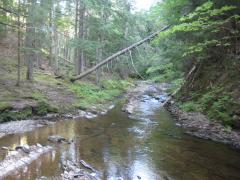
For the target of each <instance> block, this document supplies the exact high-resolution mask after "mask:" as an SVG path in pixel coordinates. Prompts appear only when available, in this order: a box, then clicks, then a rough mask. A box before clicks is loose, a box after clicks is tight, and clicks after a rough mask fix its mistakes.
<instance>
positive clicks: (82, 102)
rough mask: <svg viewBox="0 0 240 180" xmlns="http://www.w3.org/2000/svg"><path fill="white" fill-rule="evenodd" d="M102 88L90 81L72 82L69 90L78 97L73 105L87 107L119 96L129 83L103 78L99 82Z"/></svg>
mask: <svg viewBox="0 0 240 180" xmlns="http://www.w3.org/2000/svg"><path fill="white" fill-rule="evenodd" d="M101 84H102V88H100V87H98V86H96V85H94V84H90V83H74V84H72V85H70V90H71V91H72V92H74V93H75V94H76V95H77V97H78V102H77V103H76V104H75V105H74V106H75V107H77V108H84V109H86V108H89V107H91V106H93V105H94V106H95V105H96V103H104V102H105V101H108V100H111V99H113V98H114V97H117V96H119V95H120V94H121V93H122V92H123V91H124V90H126V89H127V88H128V87H129V86H131V83H130V82H129V81H123V80H122V81H117V80H105V81H102V82H101Z"/></svg>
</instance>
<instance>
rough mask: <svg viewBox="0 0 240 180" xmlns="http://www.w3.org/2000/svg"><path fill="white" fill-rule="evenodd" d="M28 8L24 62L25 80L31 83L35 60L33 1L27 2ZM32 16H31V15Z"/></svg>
mask: <svg viewBox="0 0 240 180" xmlns="http://www.w3.org/2000/svg"><path fill="white" fill-rule="evenodd" d="M29 3H30V7H29V12H30V15H29V16H28V18H27V30H26V47H27V48H29V49H28V52H27V54H26V60H27V74H26V79H27V80H29V81H33V61H34V58H35V55H34V52H33V49H34V48H35V47H34V44H35V43H34V34H35V31H34V29H35V28H34V27H33V26H34V24H33V20H34V17H33V14H32V13H33V12H34V8H33V7H34V4H35V0H29ZM31 14H32V15H31Z"/></svg>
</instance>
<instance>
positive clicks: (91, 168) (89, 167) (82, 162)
mask: <svg viewBox="0 0 240 180" xmlns="http://www.w3.org/2000/svg"><path fill="white" fill-rule="evenodd" d="M80 163H81V164H82V165H83V166H84V167H85V168H87V169H90V170H91V171H93V172H94V171H95V170H94V168H93V167H92V166H90V165H89V164H88V163H86V162H85V161H84V160H81V161H80Z"/></svg>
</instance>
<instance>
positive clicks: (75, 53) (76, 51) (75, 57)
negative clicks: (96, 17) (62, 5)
mask: <svg viewBox="0 0 240 180" xmlns="http://www.w3.org/2000/svg"><path fill="white" fill-rule="evenodd" d="M78 6H79V0H76V9H75V11H76V14H75V39H77V37H78V14H79V12H78V9H79V7H78ZM74 60H75V73H76V75H78V72H79V71H78V49H77V48H75V49H74Z"/></svg>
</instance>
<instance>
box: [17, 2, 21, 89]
mask: <svg viewBox="0 0 240 180" xmlns="http://www.w3.org/2000/svg"><path fill="white" fill-rule="evenodd" d="M20 31H21V29H20V0H18V65H17V69H18V70H17V86H20V80H21V59H20V46H21V44H20V43H21V42H20V41H21V34H20Z"/></svg>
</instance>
